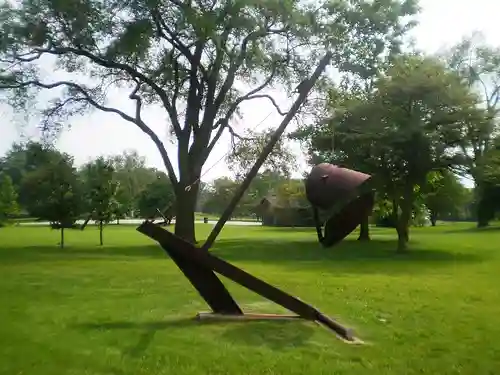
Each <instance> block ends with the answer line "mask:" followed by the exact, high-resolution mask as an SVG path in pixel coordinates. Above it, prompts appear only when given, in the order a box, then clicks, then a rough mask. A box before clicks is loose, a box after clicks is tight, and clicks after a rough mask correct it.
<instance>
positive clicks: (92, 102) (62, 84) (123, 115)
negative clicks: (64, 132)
mask: <svg viewBox="0 0 500 375" xmlns="http://www.w3.org/2000/svg"><path fill="white" fill-rule="evenodd" d="M29 86H35V87H40V88H44V89H49V90H50V89H54V88H57V87H68V88H72V89H74V90H76V91H77V92H78V93H80V94H81V95H82V96H83V97H82V98H73V101H75V100H76V101H80V100H85V101H87V102H88V103H89V104H90V105H92V106H93V107H95V108H97V109H98V110H100V111H102V112H107V113H114V114H117V115H119V116H120V117H121V118H122V119H124V120H125V121H128V122H131V123H133V124H135V125H137V127H138V128H139V129H141V130H142V131H143V132H144V133H145V134H147V135H148V136H149V137H150V138H151V139H152V140H153V142H154V143H155V145H156V146H157V147H158V151H159V152H160V154H161V157H162V159H163V162H164V163H165V167H166V168H167V170H168V174H169V177H170V179H171V181H172V183H173V184H174V185H175V184H176V183H177V177H176V176H175V171H174V168H173V166H172V163H171V161H170V158H169V156H168V153H167V150H166V149H165V146H164V145H163V142H162V141H161V140H160V139H159V138H158V136H157V135H156V134H155V132H153V130H151V128H150V127H149V126H147V125H146V123H145V122H144V121H143V120H142V119H141V107H142V100H141V98H140V97H139V95H138V94H137V92H138V91H139V89H140V83H137V86H136V87H135V89H134V91H133V92H132V93H131V94H130V95H129V97H130V99H133V100H135V101H136V113H135V117H132V116H130V115H128V114H126V113H125V112H123V111H120V110H119V109H116V108H112V107H107V106H104V105H102V104H100V103H98V102H97V101H96V100H95V99H94V98H93V97H92V96H91V95H90V94H89V93H88V92H87V91H86V90H85V89H84V88H83V87H81V86H80V85H79V84H76V83H74V82H70V81H58V82H54V83H43V82H40V81H37V80H30V81H25V82H15V83H14V84H1V83H0V89H15V88H20V87H29ZM69 102H70V101H69V100H66V101H64V102H63V105H64V104H67V103H69ZM60 108H62V106H60Z"/></svg>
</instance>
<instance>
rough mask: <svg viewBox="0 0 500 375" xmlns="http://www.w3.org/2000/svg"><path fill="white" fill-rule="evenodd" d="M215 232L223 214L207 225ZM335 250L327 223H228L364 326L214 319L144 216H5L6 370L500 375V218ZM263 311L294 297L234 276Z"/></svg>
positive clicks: (2, 307)
mask: <svg viewBox="0 0 500 375" xmlns="http://www.w3.org/2000/svg"><path fill="white" fill-rule="evenodd" d="M198 228H199V230H198V233H199V237H200V238H201V237H203V236H204V235H206V234H207V231H208V229H207V228H210V226H207V225H205V226H203V225H200V226H199V227H198ZM372 233H373V241H372V242H371V243H369V244H360V243H358V242H357V241H355V240H354V239H355V237H352V238H350V239H348V240H346V241H345V242H343V243H342V244H341V245H339V246H338V247H336V248H332V249H323V248H321V247H320V246H319V245H317V244H316V242H315V235H314V232H313V231H312V230H291V229H280V230H277V229H269V228H262V227H230V226H228V227H226V229H225V230H224V231H223V233H222V236H221V239H220V241H219V242H217V246H216V248H215V249H214V252H215V253H216V254H218V255H219V256H221V257H223V258H225V259H227V260H229V261H231V262H234V263H235V264H237V265H239V266H241V267H243V268H244V269H246V270H248V271H250V272H252V273H254V274H255V275H257V276H260V277H262V278H264V279H265V280H267V281H269V282H271V283H273V284H276V285H277V286H279V287H282V288H284V289H285V290H287V291H289V292H290V293H292V294H294V295H296V296H298V297H300V298H302V299H303V300H305V301H307V302H309V303H311V304H313V305H314V306H316V307H318V308H319V309H320V310H321V311H323V312H324V313H326V314H328V315H330V316H332V317H334V318H337V319H338V320H339V321H340V322H342V323H344V324H345V325H348V326H350V327H353V328H354V329H355V330H356V332H357V334H358V336H360V337H361V338H362V339H363V340H365V341H366V343H367V344H366V345H362V346H354V345H348V344H345V343H343V342H342V341H340V340H338V339H337V338H336V337H335V336H334V335H333V334H332V333H331V332H329V331H327V330H326V329H323V328H321V327H318V326H315V325H314V324H312V323H308V322H304V323H302V322H287V323H277V322H246V323H217V324H213V323H212V324H206V323H198V322H194V321H193V320H192V319H191V318H192V317H193V316H194V314H195V313H196V312H198V311H200V310H201V311H203V310H207V307H206V306H205V305H204V303H203V302H202V300H201V299H200V298H199V297H198V295H197V294H196V292H195V291H194V290H193V288H192V287H191V285H190V284H189V283H188V282H187V280H186V279H185V278H184V277H183V276H182V275H181V273H180V271H179V270H178V269H177V268H176V267H175V266H174V264H173V263H172V262H171V260H169V259H168V258H166V257H165V255H164V254H163V252H162V250H161V249H160V248H158V247H157V246H156V245H155V244H154V243H153V242H152V241H150V240H149V239H148V238H146V237H145V236H142V235H141V234H139V233H137V232H136V231H134V229H133V228H132V227H127V226H125V227H116V226H115V227H112V228H111V227H110V228H108V229H106V231H105V243H106V245H105V246H104V247H102V248H100V247H99V246H97V243H98V232H97V230H96V229H94V228H88V229H86V230H85V231H84V232H80V231H68V234H67V248H65V249H62V250H61V249H59V248H58V247H57V241H58V233H57V232H55V231H51V230H49V229H47V228H32V227H29V228H28V227H27V228H24V227H17V228H15V227H11V228H4V229H1V230H0V275H1V279H0V322H1V323H0V374H2V375H3V374H5V375H15V374H30V375H40V374H46V375H63V374H68V375H83V374H92V375H104V374H119V375H125V374H130V375H139V374H148V375H154V374H172V375H181V374H193V375H194V374H196V375H200V374H203V375H208V374H228V375H229V374H231V375H239V374H252V375H253V374H328V375H331V374H355V375H357V374H368V373H369V374H370V375H378V374H380V375H382V374H383V375H388V374H394V375H403V374H440V375H442V374H471V375H476V374H477V375H488V374H498V372H499V371H500V292H499V280H500V246H499V244H498V243H499V241H500V230H498V229H490V230H484V231H480V232H478V231H475V230H472V229H469V227H468V226H467V225H465V226H464V225H454V226H441V227H436V228H425V229H414V230H413V231H412V244H411V249H412V250H411V252H409V253H408V254H405V255H396V254H395V253H394V248H395V236H394V233H393V231H392V230H380V229H377V230H373V232H372ZM227 285H228V287H229V289H230V291H231V292H233V293H234V295H235V298H236V299H237V300H238V302H240V304H241V305H242V306H243V307H244V308H245V309H247V310H248V311H261V312H262V311H264V312H282V309H281V308H279V307H275V306H274V305H273V304H272V303H269V302H266V301H265V300H263V299H262V298H260V297H259V296H257V295H254V294H253V293H251V292H249V291H246V290H244V289H243V288H241V287H238V286H236V285H234V284H231V283H229V282H227Z"/></svg>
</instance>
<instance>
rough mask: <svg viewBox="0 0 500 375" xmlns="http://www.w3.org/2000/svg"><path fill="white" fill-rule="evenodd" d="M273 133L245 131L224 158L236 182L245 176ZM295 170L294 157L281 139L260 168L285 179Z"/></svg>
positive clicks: (268, 131) (267, 131)
mask: <svg viewBox="0 0 500 375" xmlns="http://www.w3.org/2000/svg"><path fill="white" fill-rule="evenodd" d="M273 132H274V131H273V130H265V131H262V132H255V131H252V130H247V131H246V134H245V135H244V136H243V137H239V142H237V143H236V144H234V145H233V148H232V150H231V152H230V153H229V154H228V156H227V158H226V159H227V165H228V167H229V169H230V170H231V171H232V172H233V173H234V174H235V176H236V179H237V180H242V179H243V178H244V177H245V176H246V174H247V173H248V171H249V170H250V169H251V168H252V166H253V165H254V163H255V161H256V160H257V158H258V157H259V155H260V154H261V153H262V150H263V149H264V147H265V146H266V144H267V143H268V142H269V139H270V138H271V137H272V135H273ZM296 168H297V162H296V157H295V155H294V153H293V152H292V150H291V149H290V146H289V145H288V144H287V142H286V140H285V139H283V138H281V139H280V140H279V141H278V142H277V143H276V145H275V146H274V148H273V150H272V152H271V154H269V156H268V157H267V159H266V161H265V163H264V165H263V166H262V169H263V170H266V171H272V172H277V173H279V174H281V175H284V176H286V177H290V175H291V172H292V171H293V170H295V169H296Z"/></svg>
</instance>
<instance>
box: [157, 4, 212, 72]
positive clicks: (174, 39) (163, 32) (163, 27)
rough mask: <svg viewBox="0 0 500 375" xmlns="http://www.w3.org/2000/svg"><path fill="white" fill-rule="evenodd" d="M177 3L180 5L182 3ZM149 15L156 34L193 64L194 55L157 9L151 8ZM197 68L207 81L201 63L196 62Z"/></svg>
mask: <svg viewBox="0 0 500 375" xmlns="http://www.w3.org/2000/svg"><path fill="white" fill-rule="evenodd" d="M177 5H178V6H181V5H182V4H177ZM151 15H152V16H153V21H154V23H155V25H156V28H157V31H158V35H159V36H160V37H162V38H163V39H165V40H166V41H167V42H169V43H170V44H171V45H172V46H173V47H174V48H176V49H178V50H179V51H180V52H181V53H182V55H183V56H184V57H185V58H186V59H187V60H188V61H189V63H190V64H191V65H193V64H194V62H195V60H196V59H195V55H194V54H193V53H192V52H191V50H190V49H189V47H188V46H186V45H185V44H184V43H182V41H181V40H180V39H179V36H178V34H177V33H175V32H174V31H173V30H171V29H170V28H169V27H168V25H167V24H166V23H165V21H164V20H163V18H162V17H161V14H160V11H159V9H158V8H154V9H151ZM167 34H168V35H167ZM198 69H199V70H200V72H201V73H202V75H203V78H204V79H205V80H207V81H208V74H207V71H206V70H205V68H204V67H203V66H202V65H201V64H198Z"/></svg>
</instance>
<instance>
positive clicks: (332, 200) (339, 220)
mask: <svg viewBox="0 0 500 375" xmlns="http://www.w3.org/2000/svg"><path fill="white" fill-rule="evenodd" d="M370 182H371V176H370V175H368V174H365V173H361V172H357V171H354V170H352V169H347V168H343V167H339V166H336V165H333V164H328V163H322V164H318V165H316V166H315V167H314V168H313V169H312V170H311V172H310V174H309V176H308V177H307V179H306V182H305V188H306V196H307V199H308V200H309V202H310V203H311V205H312V207H313V213H314V219H315V221H316V231H317V234H318V239H319V241H320V243H321V244H322V245H323V246H325V247H330V246H333V245H335V244H337V243H338V242H339V241H341V240H342V239H344V238H345V237H346V236H347V235H348V234H349V233H351V232H352V231H353V230H354V229H356V227H357V226H358V225H359V224H360V223H361V221H362V220H363V219H364V218H366V217H367V216H369V215H370V213H371V211H372V209H373V205H374V201H375V192H374V190H373V189H371V188H370ZM320 209H321V210H323V211H326V212H327V213H328V216H329V217H328V219H327V220H326V221H325V223H324V227H325V233H324V234H323V233H322V231H321V227H322V225H321V222H320V219H319V210H320Z"/></svg>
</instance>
